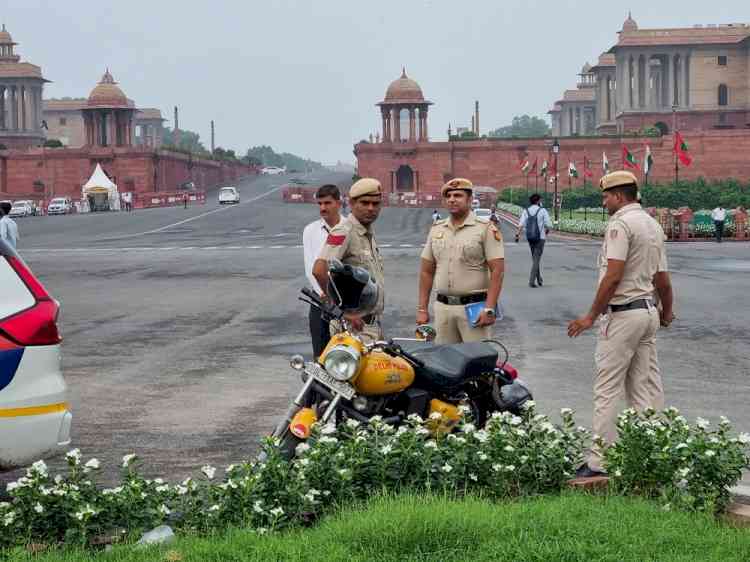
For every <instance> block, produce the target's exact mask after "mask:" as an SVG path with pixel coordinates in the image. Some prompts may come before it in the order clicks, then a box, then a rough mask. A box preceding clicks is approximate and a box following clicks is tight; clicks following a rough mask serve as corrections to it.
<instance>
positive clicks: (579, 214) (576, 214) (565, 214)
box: [560, 209, 609, 222]
mask: <svg viewBox="0 0 750 562" xmlns="http://www.w3.org/2000/svg"><path fill="white" fill-rule="evenodd" d="M587 217H588V219H587ZM560 218H561V219H569V218H571V216H570V211H569V210H567V209H561V210H560ZM572 218H573V219H576V220H581V221H582V220H590V221H603V222H607V219H608V218H609V216H608V215H607V214H606V213H605V214H604V218H602V214H601V213H596V212H592V211H589V212H588V214H587V213H584V212H583V211H573V217H572Z"/></svg>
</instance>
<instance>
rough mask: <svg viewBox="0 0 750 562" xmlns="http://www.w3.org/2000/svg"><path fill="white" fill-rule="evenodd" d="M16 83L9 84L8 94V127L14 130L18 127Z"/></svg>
mask: <svg viewBox="0 0 750 562" xmlns="http://www.w3.org/2000/svg"><path fill="white" fill-rule="evenodd" d="M16 101H17V100H16V85H15V84H13V85H12V86H10V90H9V95H8V105H10V123H9V127H8V128H9V129H10V130H12V131H15V130H16V128H18V105H16Z"/></svg>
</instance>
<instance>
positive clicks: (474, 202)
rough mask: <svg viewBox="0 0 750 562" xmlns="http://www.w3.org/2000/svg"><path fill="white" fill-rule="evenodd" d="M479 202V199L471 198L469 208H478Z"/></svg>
mask: <svg viewBox="0 0 750 562" xmlns="http://www.w3.org/2000/svg"><path fill="white" fill-rule="evenodd" d="M480 205H481V203H480V202H479V199H476V198H475V199H472V200H471V208H472V209H478V208H479V206H480Z"/></svg>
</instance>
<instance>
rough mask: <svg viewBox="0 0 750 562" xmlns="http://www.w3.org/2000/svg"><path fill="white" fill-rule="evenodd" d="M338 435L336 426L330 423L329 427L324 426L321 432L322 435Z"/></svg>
mask: <svg viewBox="0 0 750 562" xmlns="http://www.w3.org/2000/svg"><path fill="white" fill-rule="evenodd" d="M334 433H336V426H335V425H333V424H332V423H329V424H327V425H324V426H323V428H322V429H321V430H320V434H321V435H333V434H334Z"/></svg>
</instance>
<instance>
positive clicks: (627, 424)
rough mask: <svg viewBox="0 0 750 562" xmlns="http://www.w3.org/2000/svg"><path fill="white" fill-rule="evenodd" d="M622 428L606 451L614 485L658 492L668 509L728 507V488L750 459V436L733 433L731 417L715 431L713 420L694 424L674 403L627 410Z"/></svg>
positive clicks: (655, 494)
mask: <svg viewBox="0 0 750 562" xmlns="http://www.w3.org/2000/svg"><path fill="white" fill-rule="evenodd" d="M617 429H618V433H619V438H618V441H617V442H616V443H615V444H614V445H612V446H611V447H609V448H608V449H607V451H606V452H605V466H606V468H607V471H608V472H609V474H610V476H611V478H612V480H611V484H612V486H613V488H614V490H616V491H618V492H620V493H626V494H628V493H637V494H644V495H647V496H651V497H657V498H660V499H661V500H662V501H664V502H665V505H666V506H667V507H668V508H669V507H672V506H674V507H678V508H682V509H689V510H697V511H708V512H719V511H722V510H724V508H726V506H727V504H728V503H729V501H730V493H729V487H730V486H732V485H734V484H736V483H737V482H738V481H739V480H740V478H741V477H742V469H743V468H746V467H748V465H749V463H750V457H748V444H750V435H748V434H747V433H742V434H740V435H739V436H732V435H730V431H731V424H730V422H729V420H727V419H726V418H722V420H721V423H719V425H718V427H717V429H716V430H714V431H710V430H709V423H708V421H706V420H704V419H701V418H698V420H697V421H696V425H695V426H694V427H691V426H690V425H689V424H688V423H687V421H686V420H685V418H684V417H683V416H681V415H680V414H679V412H678V411H677V410H676V409H675V408H669V409H667V410H665V411H664V412H663V413H661V414H657V413H656V412H654V411H653V410H647V411H646V412H644V413H642V414H638V413H636V412H635V410H626V411H625V412H624V413H623V414H621V415H620V417H619V419H618V423H617Z"/></svg>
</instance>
